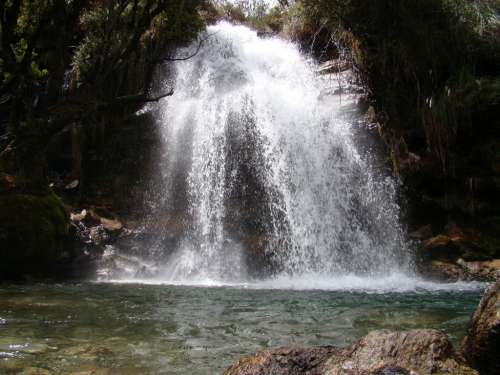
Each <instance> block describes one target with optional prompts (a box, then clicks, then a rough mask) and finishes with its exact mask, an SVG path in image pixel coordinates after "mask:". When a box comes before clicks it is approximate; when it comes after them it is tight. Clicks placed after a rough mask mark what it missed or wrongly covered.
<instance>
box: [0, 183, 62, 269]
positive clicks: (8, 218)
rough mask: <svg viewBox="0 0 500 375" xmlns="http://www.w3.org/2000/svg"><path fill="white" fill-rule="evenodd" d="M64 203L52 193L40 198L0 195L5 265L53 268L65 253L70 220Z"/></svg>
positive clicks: (1, 237)
mask: <svg viewBox="0 0 500 375" xmlns="http://www.w3.org/2000/svg"><path fill="white" fill-rule="evenodd" d="M66 216H67V215H66V213H65V211H64V207H63V205H62V202H61V201H60V200H59V198H57V197H56V195H55V194H54V193H52V192H50V193H47V194H45V195H41V196H35V195H28V194H8V195H1V196H0V224H1V225H0V241H1V242H2V266H5V267H7V268H8V267H18V268H22V267H26V268H28V267H44V266H45V265H48V266H50V265H51V264H52V265H54V264H55V263H56V262H57V261H59V260H60V257H61V255H62V252H63V246H62V245H63V241H64V239H65V238H66V235H67V234H68V230H69V226H68V220H67V217H66Z"/></svg>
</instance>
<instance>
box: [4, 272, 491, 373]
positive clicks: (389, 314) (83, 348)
mask: <svg viewBox="0 0 500 375" xmlns="http://www.w3.org/2000/svg"><path fill="white" fill-rule="evenodd" d="M482 290H483V286H481V285H476V286H470V285H469V286H464V285H462V286H460V285H456V286H450V287H446V288H427V289H424V288H418V287H417V288H415V289H413V290H405V291H398V292H391V291H387V290H385V291H379V292H377V291H376V290H365V291H356V290H335V289H334V290H291V289H277V288H269V287H267V286H266V285H261V286H260V287H252V286H251V285H240V286H230V287H228V286H226V287H224V286H215V287H196V286H173V285H148V284H133V283H125V284H123V283H122V284H119V283H90V282H89V283H80V284H59V285H46V284H35V285H2V284H0V374H4V373H6V374H10V373H13V374H16V373H19V372H21V371H22V370H23V369H26V368H28V367H34V368H38V369H45V370H47V374H52V373H54V374H70V373H72V372H83V373H84V374H85V373H88V374H90V373H92V374H125V375H126V374H221V373H222V372H223V370H224V369H225V368H227V367H228V366H229V365H230V364H231V363H232V362H234V361H235V360H237V359H238V358H239V357H240V356H242V355H244V354H249V353H252V352H255V351H258V350H262V349H266V348H270V347H276V346H285V345H308V346H311V345H325V344H330V345H346V344H349V343H351V342H353V341H354V340H356V339H358V338H360V337H361V336H363V335H365V334H366V333H368V332H369V331H370V330H373V329H381V328H388V329H411V328H423V327H425V328H437V329H441V330H444V331H445V332H446V333H448V334H449V335H450V337H451V339H452V340H453V342H454V343H455V344H456V343H458V342H459V340H460V339H461V338H462V336H463V335H464V331H465V327H466V324H467V322H468V320H469V317H470V315H471V313H472V312H473V311H474V309H475V307H476V305H477V303H478V301H479V299H480V296H481V293H482ZM39 371H41V370H39ZM85 371H87V372H85ZM37 373H38V372H37Z"/></svg>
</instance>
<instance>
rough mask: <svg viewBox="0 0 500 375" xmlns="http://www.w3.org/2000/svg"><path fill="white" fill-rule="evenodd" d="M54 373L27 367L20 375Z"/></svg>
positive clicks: (46, 374) (48, 374)
mask: <svg viewBox="0 0 500 375" xmlns="http://www.w3.org/2000/svg"><path fill="white" fill-rule="evenodd" d="M51 374H52V372H50V371H49V370H46V369H44V368H40V367H27V368H25V369H24V370H23V371H21V372H20V373H19V375H51Z"/></svg>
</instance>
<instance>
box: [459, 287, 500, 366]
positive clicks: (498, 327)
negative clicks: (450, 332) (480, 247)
mask: <svg viewBox="0 0 500 375" xmlns="http://www.w3.org/2000/svg"><path fill="white" fill-rule="evenodd" d="M461 350H462V354H463V356H464V357H465V358H466V359H467V361H468V362H469V364H470V365H471V366H472V367H474V368H475V369H477V370H478V371H479V372H480V373H481V375H493V374H495V375H496V374H500V281H497V282H496V283H495V284H493V285H492V286H491V287H490V288H488V290H487V291H486V293H485V294H484V296H483V298H482V299H481V302H480V303H479V306H478V307H477V309H476V311H475V312H474V315H473V316H472V319H471V321H470V322H469V327H468V329H467V335H466V336H465V338H464V340H463V342H462V348H461Z"/></svg>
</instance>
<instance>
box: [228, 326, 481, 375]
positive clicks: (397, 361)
mask: <svg viewBox="0 0 500 375" xmlns="http://www.w3.org/2000/svg"><path fill="white" fill-rule="evenodd" d="M285 374H287V375H288V374H292V375H299V374H308V375H409V374H412V375H417V374H418V375H424V374H454V375H477V374H478V373H477V372H476V371H475V370H473V369H471V368H470V367H468V366H467V365H466V364H465V362H464V360H463V359H462V358H461V357H460V356H459V355H458V354H456V352H455V351H454V349H453V346H452V344H451V342H450V341H449V339H448V337H447V336H446V335H445V334H444V333H442V332H439V331H436V330H427V329H422V330H412V331H407V332H392V331H384V330H383V331H373V332H371V333H369V334H368V335H367V336H365V337H363V338H362V339H361V340H359V341H357V342H356V343H354V344H353V345H351V346H350V347H348V348H344V349H340V348H338V349H337V348H333V347H321V348H314V349H301V348H281V349H276V350H269V351H264V352H260V353H257V354H255V355H253V356H249V357H244V358H242V359H240V361H239V362H238V363H236V364H235V365H233V366H232V367H230V368H229V369H227V370H226V372H225V375H285Z"/></svg>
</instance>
